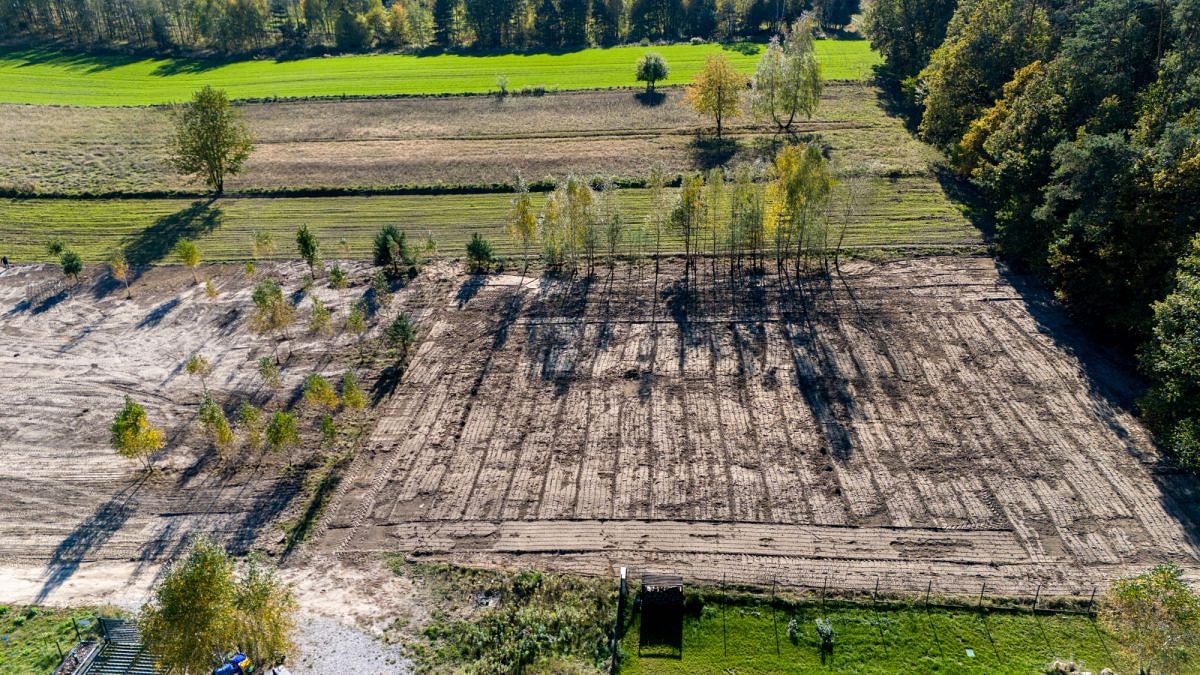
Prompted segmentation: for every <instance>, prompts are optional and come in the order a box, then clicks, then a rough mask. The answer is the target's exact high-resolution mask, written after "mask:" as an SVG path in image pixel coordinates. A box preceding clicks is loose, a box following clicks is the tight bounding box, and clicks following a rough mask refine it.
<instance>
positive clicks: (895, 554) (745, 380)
mask: <svg viewBox="0 0 1200 675" xmlns="http://www.w3.org/2000/svg"><path fill="white" fill-rule="evenodd" d="M706 267H707V265H706ZM843 272H844V274H843V275H841V276H840V277H835V278H833V279H832V280H826V281H820V280H818V281H812V282H808V283H805V284H804V285H803V286H802V287H795V286H793V285H792V284H790V283H785V282H782V281H781V280H780V279H778V278H775V277H767V278H766V279H765V280H764V281H763V282H762V283H761V284H760V285H758V286H756V287H754V288H750V289H745V288H744V287H743V289H742V290H739V291H738V292H737V295H736V296H734V297H733V298H732V300H731V296H730V290H729V286H728V284H727V283H725V282H724V281H722V282H720V283H713V281H712V279H711V278H710V274H709V273H708V272H706V273H705V274H703V275H701V277H702V278H701V280H700V281H699V282H694V283H693V286H692V290H691V291H690V292H687V291H685V290H684V287H683V285H682V283H681V282H680V279H679V277H680V275H679V270H678V269H672V270H671V271H670V272H666V273H664V274H663V275H662V276H660V277H658V278H656V277H655V275H654V274H653V268H652V266H651V267H650V268H649V271H639V270H637V269H635V268H631V267H622V268H618V270H617V271H616V273H615V274H614V275H613V276H612V277H607V276H606V275H605V274H601V275H600V276H599V277H598V278H597V279H595V280H593V281H590V282H589V281H586V280H580V279H574V280H559V281H544V280H538V281H536V282H529V281H527V282H526V283H525V284H524V285H523V286H522V285H520V284H519V283H518V282H519V281H520V280H519V279H518V278H517V277H512V276H506V277H493V278H490V279H489V280H488V281H487V283H486V284H479V285H477V286H476V287H473V288H471V289H469V290H465V291H463V292H460V293H459V295H458V296H457V297H456V298H452V299H450V300H449V301H448V302H447V303H446V306H445V308H444V312H442V313H439V315H438V319H437V321H436V323H435V324H434V325H432V326H431V327H430V332H429V335H428V337H427V338H426V339H425V341H424V342H423V344H422V345H421V348H420V351H419V352H418V354H417V355H416V357H415V360H414V362H413V364H412V366H411V370H410V371H409V373H408V374H407V375H406V384H407V386H405V387H404V388H402V389H401V390H400V391H399V392H398V393H397V395H396V396H394V397H393V398H392V399H391V400H390V401H389V402H388V403H387V404H386V406H387V407H386V409H385V410H383V411H382V413H381V416H380V422H379V424H378V425H377V427H376V429H375V432H374V435H373V437H372V438H371V441H370V443H369V446H368V451H367V452H363V453H360V455H359V457H358V460H357V461H356V465H355V466H354V467H353V468H352V472H351V475H352V478H351V479H350V480H347V481H345V482H344V483H343V492H342V493H341V494H340V495H339V498H338V499H337V501H336V502H335V504H334V505H333V507H332V508H331V513H330V516H329V518H328V520H327V523H326V525H327V526H328V528H329V529H328V530H327V531H326V532H325V533H324V535H323V538H322V540H321V541H320V546H319V550H320V551H321V552H322V553H326V554H333V555H353V554H356V553H361V552H374V551H395V550H403V551H407V552H410V553H411V554H414V555H418V556H428V557H434V558H441V559H450V560H456V561H460V562H466V563H473V564H508V565H512V564H519V565H530V566H546V567H553V568H559V569H567V570H575V571H582V572H588V573H601V574H612V573H614V572H615V569H616V567H618V566H622V565H626V566H629V567H631V568H633V569H634V570H635V571H641V570H646V569H659V570H661V569H664V568H665V569H670V570H678V571H682V572H684V573H685V575H686V576H688V577H689V578H691V579H695V580H706V581H720V580H721V579H727V580H729V581H743V582H751V583H760V584H762V583H765V584H770V583H772V580H773V579H777V580H778V581H779V582H780V583H785V584H789V585H794V586H808V587H812V586H817V587H820V586H821V585H822V584H823V583H824V580H825V579H827V578H828V579H830V581H829V583H830V584H831V585H832V586H833V587H844V588H870V587H871V586H872V585H873V584H874V583H875V580H876V579H882V587H883V588H885V589H894V590H906V591H909V592H918V591H924V590H925V588H926V584H927V582H929V581H934V582H935V586H936V589H935V590H938V591H941V592H944V593H951V592H953V593H978V592H979V591H980V589H981V584H985V583H986V584H987V589H988V590H989V591H990V592H992V593H1006V594H1012V595H1023V594H1029V595H1032V594H1033V593H1034V592H1035V589H1036V588H1037V586H1039V585H1042V586H1043V589H1042V593H1043V594H1047V593H1052V594H1058V595H1062V594H1084V595H1086V594H1087V593H1088V592H1089V591H1090V590H1091V588H1092V586H1093V584H1096V583H1103V582H1104V581H1105V580H1106V579H1110V578H1112V577H1113V576H1114V575H1118V574H1123V573H1126V572H1129V571H1132V570H1140V569H1142V568H1145V567H1146V566H1149V565H1152V564H1154V563H1156V562H1159V561H1162V560H1173V561H1176V562H1178V563H1180V564H1182V565H1184V566H1185V567H1187V568H1188V569H1189V570H1190V571H1193V572H1194V571H1195V570H1196V569H1197V561H1198V560H1200V549H1198V548H1197V546H1196V542H1195V538H1194V537H1195V532H1196V527H1195V522H1196V520H1195V518H1196V514H1195V513H1194V509H1195V503H1196V500H1195V498H1194V496H1195V491H1196V485H1195V483H1194V481H1192V480H1190V479H1187V478H1185V477H1183V476H1182V475H1180V474H1178V473H1177V472H1175V471H1173V470H1172V469H1171V467H1169V466H1165V465H1164V464H1163V463H1162V461H1161V457H1160V456H1159V454H1158V452H1157V450H1156V448H1155V446H1154V445H1153V443H1152V442H1151V440H1150V437H1149V435H1148V434H1147V432H1146V430H1145V429H1144V428H1143V427H1142V426H1141V425H1140V424H1139V422H1138V421H1137V420H1136V419H1135V418H1134V417H1133V415H1132V414H1131V411H1130V406H1131V402H1132V399H1133V397H1134V396H1135V394H1136V392H1137V390H1138V383H1137V382H1136V381H1135V380H1134V379H1133V378H1132V377H1131V376H1130V375H1129V374H1128V372H1127V371H1126V370H1124V368H1123V366H1122V365H1121V364H1120V363H1119V362H1117V361H1114V360H1113V359H1112V358H1110V357H1109V356H1108V355H1106V354H1104V353H1102V352H1100V351H1098V350H1096V349H1095V348H1093V347H1091V346H1090V345H1089V343H1087V342H1086V341H1085V340H1083V339H1082V338H1081V337H1080V336H1079V335H1078V334H1077V333H1076V332H1075V331H1074V330H1073V329H1072V327H1071V325H1070V323H1069V321H1068V320H1067V319H1066V318H1065V317H1064V316H1063V314H1062V313H1061V312H1060V311H1059V310H1058V309H1057V307H1056V306H1054V305H1053V303H1052V302H1050V300H1049V299H1048V298H1047V297H1046V296H1045V295H1044V294H1043V293H1041V292H1040V291H1039V290H1037V289H1036V288H1033V287H1032V286H1030V285H1028V284H1026V283H1024V282H1023V281H1022V280H1021V279H1020V278H1018V277H1014V276H1012V275H1010V274H1009V273H1008V272H1007V271H1006V270H1005V269H1004V268H1003V267H1001V266H999V265H998V263H996V262H995V261H993V260H991V259H988V258H954V257H936V258H926V259H914V260H905V261H898V262H893V263H887V264H881V265H876V264H868V263H861V262H859V263H851V264H848V265H844V266H843Z"/></svg>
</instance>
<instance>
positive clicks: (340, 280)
mask: <svg viewBox="0 0 1200 675" xmlns="http://www.w3.org/2000/svg"><path fill="white" fill-rule="evenodd" d="M347 285H348V284H347V281H346V271H345V270H343V269H342V266H341V265H334V266H333V269H331V270H329V287H330V288H337V289H342V288H345V287H346V286H347Z"/></svg>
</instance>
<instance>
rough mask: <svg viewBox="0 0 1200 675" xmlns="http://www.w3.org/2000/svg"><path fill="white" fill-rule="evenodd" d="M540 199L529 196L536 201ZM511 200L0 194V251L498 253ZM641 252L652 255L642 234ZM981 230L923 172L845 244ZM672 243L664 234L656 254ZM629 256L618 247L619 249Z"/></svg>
mask: <svg viewBox="0 0 1200 675" xmlns="http://www.w3.org/2000/svg"><path fill="white" fill-rule="evenodd" d="M620 195H621V197H620V199H621V205H622V211H623V213H624V215H625V220H626V222H627V223H630V228H632V227H633V224H635V223H639V224H640V223H643V222H644V221H645V219H646V216H647V214H649V212H650V203H649V202H650V200H649V193H648V191H647V190H643V189H627V190H622V191H621V192H620ZM544 198H545V196H544V195H540V194H539V195H535V196H534V201H535V203H537V204H538V205H539V206H540V203H541V201H542V200H543V199H544ZM511 200H512V195H511V194H509V193H493V194H482V195H434V196H429V195H400V196H376V197H312V198H225V199H220V200H217V201H215V202H212V203H211V204H210V203H208V202H206V201H190V200H176V199H115V200H67V199H13V200H2V201H0V255H7V256H8V257H9V259H10V260H12V261H16V262H37V261H45V260H49V256H48V254H47V252H46V250H45V244H46V242H47V241H48V240H50V239H53V238H60V239H62V240H64V241H65V242H66V243H67V244H68V245H69V246H70V247H71V248H73V249H74V250H75V251H77V252H78V253H79V254H80V255H81V256H83V258H84V260H85V261H89V262H99V261H102V260H104V259H105V257H106V256H107V255H108V253H109V252H110V251H112V250H113V249H115V248H118V247H121V248H124V249H125V251H126V255H127V257H128V258H129V259H130V261H131V262H133V263H135V264H139V265H140V264H150V263H159V262H167V263H172V262H175V260H174V256H173V255H172V254H171V249H172V247H173V246H174V244H175V242H176V241H178V240H180V239H193V240H196V241H197V242H198V243H199V246H200V249H201V252H202V255H203V257H204V259H205V260H206V261H209V262H216V261H231V260H245V259H246V258H248V257H249V255H250V251H251V243H252V242H253V240H254V232H255V231H256V230H267V231H270V232H273V233H274V235H275V240H276V241H278V242H280V243H281V245H280V247H279V249H280V250H279V254H278V255H279V256H280V257H283V258H295V257H296V254H295V250H294V247H293V246H292V242H293V238H294V234H295V230H296V228H297V227H298V226H299V225H300V224H301V223H305V224H307V225H308V226H309V227H310V228H311V229H312V231H313V232H314V233H315V234H316V236H317V237H318V239H319V240H320V241H321V245H322V248H323V254H324V256H325V257H326V258H330V259H332V258H366V257H369V256H370V253H371V243H372V241H373V239H374V236H375V233H376V232H377V231H378V230H379V228H380V227H381V226H382V225H385V224H388V223H391V224H395V225H398V226H399V227H400V228H401V229H403V230H405V231H406V232H407V233H408V234H409V236H410V237H412V238H414V239H415V240H417V241H424V240H425V239H426V238H427V237H432V238H433V239H434V240H435V241H436V242H437V243H438V249H439V251H440V253H441V254H443V255H450V256H458V255H461V254H462V251H463V247H464V246H465V245H466V242H467V240H468V239H470V237H471V234H472V233H473V232H479V233H481V234H482V235H483V236H484V237H486V238H487V239H488V240H489V241H491V242H492V244H493V245H494V247H495V248H496V249H497V252H498V253H500V254H501V255H511V254H514V253H517V252H518V251H517V248H516V246H514V245H513V243H512V241H511V239H510V238H509V236H508V235H507V233H506V231H505V226H504V222H505V218H506V217H507V214H508V210H509V208H510V204H511ZM645 238H646V240H647V241H646V246H647V247H648V248H647V249H644V250H643V252H644V253H652V252H653V248H652V247H653V240H652V238H651V237H650V236H649V233H648V232H647V234H646V237H645ZM981 241H982V240H981V237H980V234H979V231H978V230H977V229H975V227H973V226H972V225H971V224H970V222H969V221H968V220H967V219H966V218H965V217H964V216H963V215H962V213H961V212H960V211H959V209H958V207H957V206H956V205H955V204H954V203H953V202H951V201H950V200H949V199H948V198H947V197H946V195H945V194H944V193H943V192H942V191H941V189H940V187H939V186H938V185H937V183H936V182H935V181H932V180H931V179H928V178H902V179H898V180H894V181H892V180H880V181H879V185H878V187H877V189H876V190H875V191H874V192H873V193H872V198H871V201H870V203H869V204H868V205H867V208H865V209H864V210H863V213H862V214H861V215H860V216H858V217H857V218H856V219H855V220H854V221H853V222H852V223H851V225H850V227H849V228H848V230H847V233H846V245H847V246H852V247H893V246H914V247H919V246H938V245H971V244H979V243H981ZM677 250H682V246H681V245H680V242H679V240H678V239H677V238H676V237H675V236H672V235H668V236H666V237H665V238H664V252H674V251H677ZM626 252H628V251H626Z"/></svg>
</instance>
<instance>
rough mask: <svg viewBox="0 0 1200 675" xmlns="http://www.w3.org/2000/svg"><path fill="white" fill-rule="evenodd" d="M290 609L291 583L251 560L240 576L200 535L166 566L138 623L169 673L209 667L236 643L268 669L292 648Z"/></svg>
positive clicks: (292, 602)
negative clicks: (178, 557)
mask: <svg viewBox="0 0 1200 675" xmlns="http://www.w3.org/2000/svg"><path fill="white" fill-rule="evenodd" d="M295 611H296V603H295V600H294V599H293V597H292V592H291V589H290V588H288V587H287V586H284V585H283V584H282V583H281V582H280V581H279V580H278V578H277V577H275V575H274V573H273V572H271V571H270V570H269V569H267V568H264V567H262V566H261V565H260V564H259V563H258V562H257V561H255V560H253V559H251V560H250V561H249V562H248V563H247V566H246V568H245V571H244V572H243V573H242V575H241V576H240V578H239V576H238V575H237V574H236V572H235V569H234V561H233V559H232V558H230V557H229V555H228V554H227V553H226V552H225V550H224V549H223V548H221V546H220V545H219V544H217V543H216V542H214V541H213V540H211V539H209V538H207V537H201V538H198V539H196V540H195V541H194V542H193V543H192V545H191V548H189V549H188V552H187V554H186V555H185V556H184V557H183V558H181V559H179V560H176V561H175V562H173V563H171V564H170V565H169V566H168V567H167V568H166V570H165V571H164V573H163V576H162V580H161V581H159V583H158V585H157V586H155V588H154V592H153V596H152V598H151V600H150V602H149V603H147V604H146V606H145V607H144V608H143V609H142V613H141V616H140V617H139V620H138V626H139V628H140V629H141V633H142V639H143V641H144V642H145V644H146V646H147V647H148V648H149V650H150V651H151V652H152V653H154V654H155V655H156V656H157V657H158V659H159V663H160V665H162V666H164V667H166V668H167V669H169V670H171V671H176V672H183V673H189V672H191V673H204V672H209V671H210V670H211V669H212V664H213V662H214V660H219V659H221V658H222V657H223V656H224V655H225V654H226V653H227V652H228V650H229V649H231V648H233V647H235V646H236V647H237V648H239V649H241V650H242V651H243V652H244V653H245V654H246V656H247V657H249V658H250V660H251V662H253V663H255V664H257V665H259V666H260V667H270V666H273V665H275V664H277V663H279V662H280V661H281V660H282V658H283V656H284V655H286V654H287V653H289V652H290V651H291V650H292V647H293V645H292V642H291V637H290V636H291V632H292V629H293V627H294V618H293V617H294V614H295Z"/></svg>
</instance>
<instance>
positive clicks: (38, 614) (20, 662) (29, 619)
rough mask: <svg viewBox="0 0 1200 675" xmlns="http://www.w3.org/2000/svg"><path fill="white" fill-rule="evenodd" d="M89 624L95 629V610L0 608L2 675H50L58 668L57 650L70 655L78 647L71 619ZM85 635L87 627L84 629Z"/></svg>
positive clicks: (0, 668) (0, 669)
mask: <svg viewBox="0 0 1200 675" xmlns="http://www.w3.org/2000/svg"><path fill="white" fill-rule="evenodd" d="M72 617H74V618H75V619H76V620H86V621H89V622H90V623H91V625H92V627H93V628H94V627H95V617H96V611H95V610H94V609H91V608H83V609H73V610H66V609H49V608H45V607H10V606H7V605H0V675H29V673H49V672H50V671H52V670H54V667H55V666H57V665H58V663H59V661H60V658H59V656H58V647H55V642H57V643H58V645H59V647H61V648H62V651H63V653H64V654H65V653H67V652H68V651H70V650H71V648H72V647H74V646H75V628H74V627H73V626H72V625H71V618H72ZM80 630H81V632H82V633H83V634H84V635H85V636H86V631H87V630H88V628H87V627H84V626H81V627H80Z"/></svg>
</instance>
